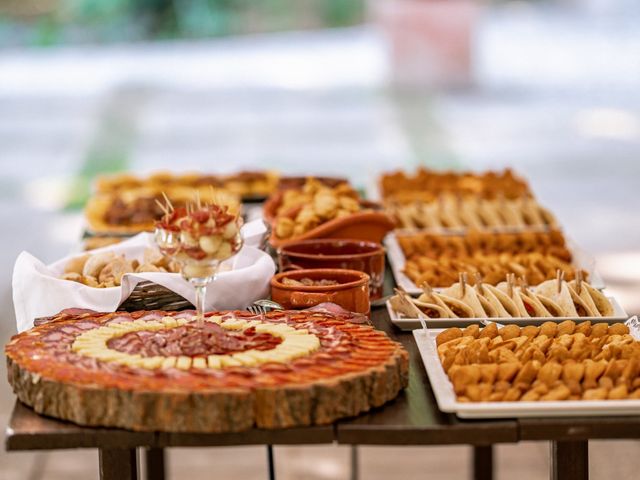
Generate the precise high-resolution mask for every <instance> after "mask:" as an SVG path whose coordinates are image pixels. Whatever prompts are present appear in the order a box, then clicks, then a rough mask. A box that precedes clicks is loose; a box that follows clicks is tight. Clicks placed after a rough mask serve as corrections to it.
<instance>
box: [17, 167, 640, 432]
mask: <svg viewBox="0 0 640 480" xmlns="http://www.w3.org/2000/svg"><path fill="white" fill-rule="evenodd" d="M376 197H377V198H379V199H380V202H378V203H374V202H371V201H368V200H366V199H364V198H362V197H361V196H360V194H359V193H358V192H357V190H356V189H355V188H354V187H353V186H351V185H350V184H349V183H348V182H346V181H344V180H343V179H339V178H334V179H332V178H321V177H310V178H298V177H283V176H280V175H279V174H278V173H276V172H242V173H239V174H236V175H209V174H206V175H202V174H183V175H175V174H169V173H164V172H163V173H158V174H155V175H151V176H148V177H138V176H133V175H129V174H121V175H117V176H111V177H102V178H99V179H98V180H97V181H96V186H95V191H94V194H93V196H92V197H91V199H90V200H89V202H88V204H87V207H86V210H85V215H86V226H87V236H86V243H85V248H91V247H93V246H95V245H96V244H98V245H103V246H102V248H99V249H97V250H93V249H91V250H90V251H88V252H86V253H82V254H75V255H71V256H70V257H68V258H65V259H63V260H60V261H59V262H56V263H54V264H52V265H50V266H48V267H47V266H45V265H44V264H41V262H40V263H39V261H36V259H33V258H32V257H29V256H28V254H26V253H23V254H22V255H21V256H20V257H19V258H18V261H17V262H16V272H15V274H14V303H15V306H16V317H17V318H18V325H19V330H21V332H20V333H19V334H18V335H16V336H14V337H13V338H12V340H11V341H10V342H9V344H8V345H7V346H6V347H5V353H6V356H7V362H8V367H9V368H8V373H9V382H10V383H11V385H12V386H13V389H14V391H15V393H16V395H17V396H18V398H19V399H20V400H21V401H22V402H23V403H25V404H27V405H29V406H31V407H32V408H33V409H34V410H35V411H36V412H38V413H42V414H45V415H49V416H52V417H56V418H60V419H64V420H69V421H72V422H75V423H78V424H81V425H90V426H106V427H119V428H127V429H131V430H138V431H183V432H237V431H243V430H247V429H250V428H253V427H257V428H287V427H299V426H308V425H320V424H329V423H332V422H335V421H337V420H340V419H344V418H348V417H353V416H356V415H359V414H361V413H363V412H367V411H369V410H370V409H372V408H375V407H381V406H383V405H384V404H385V403H387V402H391V401H393V400H394V399H395V398H396V397H397V396H398V395H402V391H403V389H404V388H406V387H407V386H408V382H409V377H410V375H409V355H408V353H407V351H406V350H405V349H404V348H403V347H402V346H401V345H400V344H399V343H397V342H395V341H394V340H393V339H392V338H390V336H388V335H387V334H385V333H384V332H382V331H379V330H376V329H374V328H373V327H372V326H370V325H369V324H368V320H367V319H368V315H369V314H370V311H371V308H376V306H377V305H381V306H383V307H384V306H386V308H387V310H388V312H389V321H390V322H391V323H392V324H394V325H396V326H397V327H399V328H400V329H406V330H413V335H414V337H415V341H416V343H417V345H418V348H419V351H420V354H421V357H422V360H423V362H424V364H425V368H426V370H427V373H428V375H429V379H430V381H431V384H432V387H433V390H434V394H435V396H436V399H437V401H438V406H439V408H440V409H441V410H442V411H445V412H454V413H456V414H457V415H459V416H461V417H489V418H494V417H505V416H530V415H547V414H548V415H572V414H575V412H578V413H580V412H582V414H584V413H585V412H586V413H588V414H597V415H607V414H612V415H613V414H628V413H638V412H640V343H639V339H640V335H638V326H637V322H634V321H633V320H630V321H627V318H628V316H627V314H626V312H625V311H624V309H622V307H621V306H620V305H619V303H618V302H617V301H616V299H615V298H612V297H611V296H610V295H608V293H607V292H606V291H603V288H604V285H603V284H602V282H601V279H600V278H599V275H598V274H597V271H595V268H594V265H593V262H592V261H590V260H589V258H588V257H586V256H585V255H584V254H583V252H580V251H579V250H578V249H577V248H576V247H575V246H574V245H573V243H572V242H570V241H569V240H567V238H566V236H565V233H564V231H563V230H562V228H561V226H560V225H559V223H558V221H557V219H556V217H555V216H554V215H553V214H552V213H551V212H550V211H549V210H548V209H547V208H546V207H543V206H542V205H540V204H539V203H538V201H537V200H536V199H535V197H534V195H533V192H532V190H531V188H530V187H529V185H528V183H527V182H526V181H525V180H524V179H523V178H521V177H519V176H518V175H516V174H514V173H513V172H512V171H510V170H505V171H503V172H484V173H473V172H438V171H432V170H426V169H419V170H418V171H417V172H415V173H413V174H410V173H406V172H391V173H386V174H383V175H382V176H381V177H380V178H379V181H378V192H377V195H376ZM265 199H266V201H265V202H264V205H263V218H264V220H260V221H258V222H259V223H260V225H261V226H263V228H262V229H260V228H256V225H255V224H252V223H248V224H246V225H244V226H243V222H244V220H243V211H242V206H243V202H248V201H252V202H255V201H256V200H265ZM263 222H264V223H263ZM247 227H250V228H247ZM250 231H251V232H254V233H253V237H252V234H251V233H249V232H250ZM145 232H148V233H145ZM151 232H153V233H151ZM256 232H257V233H256ZM135 234H138V236H136V237H133V238H130V239H127V237H130V236H131V235H135ZM257 237H259V238H257ZM142 238H144V241H141V240H139V239H142ZM136 239H138V240H136ZM129 242H137V243H135V249H131V250H130V249H128V248H127V246H128V245H129V244H130V243H129ZM383 242H384V245H385V246H386V254H387V258H388V260H389V262H390V264H391V270H392V272H393V275H394V277H395V280H396V282H395V283H396V288H395V293H393V294H392V295H390V296H388V297H386V298H384V299H383V300H382V301H380V300H378V299H379V298H380V297H381V295H382V285H383V279H384V269H385V262H384V256H385V250H384V249H383V247H382V245H381V244H382V243H383ZM272 257H273V259H272ZM243 262H245V263H244V264H243ZM276 265H278V266H279V269H280V273H277V274H275V273H276ZM274 274H275V275H274ZM33 279H36V280H35V281H37V285H38V286H39V287H40V288H38V289H36V291H32V290H34V289H31V290H29V289H27V288H24V285H23V284H24V283H25V282H26V281H28V280H29V281H30V280H33ZM233 279H235V281H233ZM21 285H22V287H21ZM149 285H152V286H162V287H163V288H164V289H165V292H164V293H162V294H159V293H158V290H156V289H154V288H149ZM269 288H270V289H271V290H270V294H269V293H268V289H269ZM265 289H266V292H265ZM167 292H168V295H169V297H167ZM163 295H164V296H163ZM269 296H270V297H271V298H270V299H269V298H266V297H269ZM107 297H108V301H107V300H106V299H107ZM133 297H135V298H136V303H131V299H132V298H133ZM176 299H177V300H179V301H178V302H177V303H176V301H177V300H176ZM230 302H231V305H232V306H231V307H229V305H230ZM131 305H136V307H135V308H131ZM176 305H179V307H176V308H175V309H178V310H181V311H171V310H174V308H173V307H172V306H174V307H175V306H176ZM140 306H141V307H140ZM194 306H195V310H194ZM127 310H128V311H127ZM35 317H41V318H35Z"/></svg>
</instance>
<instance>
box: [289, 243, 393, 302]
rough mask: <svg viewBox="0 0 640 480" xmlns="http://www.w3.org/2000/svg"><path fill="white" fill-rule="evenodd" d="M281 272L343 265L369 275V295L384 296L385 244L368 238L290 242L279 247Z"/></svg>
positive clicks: (374, 297) (340, 266)
mask: <svg viewBox="0 0 640 480" xmlns="http://www.w3.org/2000/svg"><path fill="white" fill-rule="evenodd" d="M278 264H279V267H280V271H281V272H286V271H289V270H300V269H305V268H340V269H346V270H358V271H360V272H364V273H366V274H367V275H369V295H370V296H371V298H372V299H376V298H380V297H381V296H382V284H383V281H384V264H385V261H384V248H383V247H382V245H380V244H379V243H375V242H367V241H365V240H350V239H344V240H338V239H316V240H301V241H296V242H291V243H287V244H286V245H284V246H282V247H280V248H279V249H278Z"/></svg>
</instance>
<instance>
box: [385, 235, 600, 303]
mask: <svg viewBox="0 0 640 480" xmlns="http://www.w3.org/2000/svg"><path fill="white" fill-rule="evenodd" d="M567 244H568V247H569V250H571V253H572V254H573V257H574V262H573V263H574V264H575V265H576V266H577V267H579V268H582V269H584V270H586V271H587V272H588V273H589V283H590V284H591V285H592V286H593V288H597V289H598V290H602V289H604V288H605V284H604V281H603V280H602V277H601V276H600V274H599V273H598V271H597V270H596V269H595V260H594V259H593V257H592V256H591V255H589V254H588V253H586V252H585V251H584V250H582V249H580V248H578V247H577V246H576V245H575V244H573V243H572V242H569V241H568V242H567ZM384 245H385V247H386V249H387V258H389V263H390V264H391V271H392V272H393V276H394V278H395V279H396V284H397V285H398V286H400V287H402V288H404V289H405V290H406V291H407V292H409V293H412V294H418V293H421V292H422V290H421V289H420V288H419V287H418V286H417V285H416V284H415V283H413V280H411V279H410V278H409V277H407V276H406V275H405V274H404V272H403V270H404V264H405V261H406V259H405V256H404V252H403V251H402V248H400V244H399V243H398V238H397V236H396V233H395V232H392V233H390V234H389V235H387V236H386V237H385V239H384Z"/></svg>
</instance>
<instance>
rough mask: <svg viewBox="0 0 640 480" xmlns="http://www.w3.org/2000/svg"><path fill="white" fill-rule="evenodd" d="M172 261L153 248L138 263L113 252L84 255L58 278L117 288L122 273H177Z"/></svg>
mask: <svg viewBox="0 0 640 480" xmlns="http://www.w3.org/2000/svg"><path fill="white" fill-rule="evenodd" d="M178 271H179V268H178V266H177V265H176V263H175V262H172V261H170V260H169V259H167V258H166V257H165V256H164V255H162V254H161V253H160V252H159V251H158V250H157V249H154V248H146V249H145V251H144V256H143V259H142V262H139V261H138V260H137V259H135V258H134V259H127V258H126V257H125V256H124V255H118V254H116V253H114V252H102V253H94V254H85V255H81V256H79V257H75V258H72V259H71V260H69V262H68V263H67V264H66V265H65V267H64V273H63V275H62V276H61V277H60V278H62V279H63V280H71V281H74V282H79V283H83V284H84V285H87V286H89V287H96V288H107V287H118V286H120V284H121V281H122V276H123V275H124V274H125V273H137V272H171V273H175V272H178Z"/></svg>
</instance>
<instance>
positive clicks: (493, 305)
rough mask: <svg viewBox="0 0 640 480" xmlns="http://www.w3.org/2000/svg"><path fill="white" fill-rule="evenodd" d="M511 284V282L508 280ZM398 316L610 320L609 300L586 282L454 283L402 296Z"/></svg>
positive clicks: (396, 303)
mask: <svg viewBox="0 0 640 480" xmlns="http://www.w3.org/2000/svg"><path fill="white" fill-rule="evenodd" d="M509 280H511V279H509ZM391 305H392V306H393V307H394V309H395V310H396V312H399V313H401V314H403V315H405V316H406V317H409V318H418V317H419V316H420V315H421V314H422V315H424V316H426V317H428V318H530V317H536V318H539V317H553V318H559V317H573V318H577V317H611V316H613V315H614V309H613V305H612V304H611V302H610V300H609V299H608V298H607V297H606V296H605V295H603V294H602V292H600V291H599V290H596V289H595V288H593V287H592V286H591V285H589V284H588V283H587V282H585V281H580V282H578V281H577V280H573V281H571V282H566V281H564V280H547V281H545V282H543V283H541V284H540V285H538V286H537V287H533V288H528V287H525V286H520V287H518V286H515V285H514V284H513V282H512V281H508V282H501V283H499V284H498V285H497V286H495V287H494V286H492V285H488V284H485V283H482V282H478V283H476V285H475V286H474V287H472V286H470V285H464V284H462V283H455V284H453V285H452V286H451V287H449V288H447V289H444V290H442V291H439V292H435V291H433V290H431V289H430V288H425V291H424V292H423V293H422V295H420V296H419V297H418V298H412V297H410V296H408V295H407V294H405V293H403V292H398V294H397V295H396V296H394V297H392V299H391Z"/></svg>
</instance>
